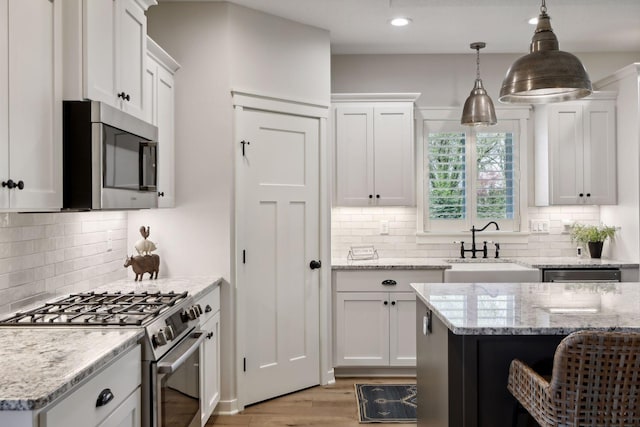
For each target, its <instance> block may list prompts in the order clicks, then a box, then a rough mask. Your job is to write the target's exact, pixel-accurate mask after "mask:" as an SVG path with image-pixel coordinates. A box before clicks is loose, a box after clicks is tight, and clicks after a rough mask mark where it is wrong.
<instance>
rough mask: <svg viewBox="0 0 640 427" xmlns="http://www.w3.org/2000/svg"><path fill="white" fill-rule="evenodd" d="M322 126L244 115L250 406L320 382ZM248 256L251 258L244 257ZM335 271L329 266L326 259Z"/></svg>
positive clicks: (241, 282)
mask: <svg viewBox="0 0 640 427" xmlns="http://www.w3.org/2000/svg"><path fill="white" fill-rule="evenodd" d="M319 129H320V128H319V120H317V119H311V118H305V117H298V116H289V115H284V114H276V113H269V112H261V111H247V110H245V111H241V112H239V113H238V133H239V134H238V136H239V138H238V142H240V141H241V140H242V141H245V142H247V143H248V144H246V145H245V146H244V147H245V155H244V156H242V155H241V154H239V157H240V162H239V165H238V168H239V171H238V180H239V182H238V185H239V193H240V194H241V196H239V197H240V198H241V199H242V201H241V203H240V206H239V209H240V210H241V212H239V213H238V218H239V219H238V222H239V223H238V224H237V229H238V230H239V231H238V233H239V239H238V240H239V241H238V246H239V247H238V259H239V262H240V263H242V262H243V259H244V263H242V264H240V268H239V273H238V276H239V277H238V285H237V286H238V288H239V289H238V293H239V294H240V295H241V296H239V299H240V300H241V301H242V309H243V313H244V315H243V317H244V318H243V320H242V322H241V323H242V324H243V325H245V326H244V334H243V335H244V336H242V337H240V338H239V339H243V340H244V348H245V351H246V354H244V355H242V356H241V357H243V358H244V359H245V360H246V361H245V362H244V363H245V366H246V370H245V374H244V375H245V376H244V378H243V385H242V390H241V394H242V396H243V398H242V401H243V404H244V405H247V404H250V403H254V402H258V401H262V400H265V399H269V398H272V397H275V396H279V395H282V394H285V393H290V392H292V391H295V390H299V389H302V388H306V387H310V386H313V385H316V384H319V382H320V366H319V321H318V316H319V271H318V270H312V269H310V265H309V264H310V262H311V261H312V260H317V259H318V255H319V252H320V249H319V230H320V226H319V131H320V130H319ZM243 254H244V257H243ZM325 263H326V264H329V262H328V260H325Z"/></svg>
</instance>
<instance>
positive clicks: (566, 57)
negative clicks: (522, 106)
mask: <svg viewBox="0 0 640 427" xmlns="http://www.w3.org/2000/svg"><path fill="white" fill-rule="evenodd" d="M550 20H551V18H550V17H549V15H547V7H546V5H545V0H542V6H541V7H540V16H539V17H538V25H537V27H536V31H535V33H534V34H533V38H532V39H531V46H530V53H529V54H528V55H525V56H523V57H521V58H519V59H518V60H516V62H514V63H513V64H512V65H511V67H510V68H509V70H508V71H507V75H506V77H505V78H504V81H503V82H502V88H501V89H500V98H499V100H500V102H507V103H526V104H543V103H551V102H560V101H568V100H571V99H579V98H583V97H585V96H587V95H590V94H591V92H592V91H593V89H592V87H591V80H589V75H588V74H587V71H586V70H585V69H584V66H583V65H582V63H581V62H580V60H579V59H578V58H577V57H576V56H574V55H572V54H570V53H568V52H563V51H561V50H559V45H558V39H557V38H556V35H555V34H554V33H553V29H552V28H551V22H550Z"/></svg>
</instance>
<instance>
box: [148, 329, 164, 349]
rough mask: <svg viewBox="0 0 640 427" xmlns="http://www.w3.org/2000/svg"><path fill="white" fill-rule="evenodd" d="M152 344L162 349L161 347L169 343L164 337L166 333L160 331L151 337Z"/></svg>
mask: <svg viewBox="0 0 640 427" xmlns="http://www.w3.org/2000/svg"><path fill="white" fill-rule="evenodd" d="M151 342H152V343H153V346H154V347H160V346H161V345H165V344H166V343H167V338H166V337H165V336H164V332H162V330H160V331H158V333H157V334H154V335H153V336H152V337H151Z"/></svg>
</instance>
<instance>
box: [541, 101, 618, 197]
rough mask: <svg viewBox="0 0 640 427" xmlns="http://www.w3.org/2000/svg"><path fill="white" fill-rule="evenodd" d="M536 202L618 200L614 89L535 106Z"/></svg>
mask: <svg viewBox="0 0 640 427" xmlns="http://www.w3.org/2000/svg"><path fill="white" fill-rule="evenodd" d="M535 119H536V127H535V164H536V188H535V203H536V206H549V205H581V204H587V205H612V204H616V202H617V199H616V188H617V185H616V129H615V126H616V117H615V93H611V92H600V93H594V94H593V95H591V96H589V97H587V98H584V99H582V100H579V101H571V102H561V103H557V104H548V105H542V106H536V107H535Z"/></svg>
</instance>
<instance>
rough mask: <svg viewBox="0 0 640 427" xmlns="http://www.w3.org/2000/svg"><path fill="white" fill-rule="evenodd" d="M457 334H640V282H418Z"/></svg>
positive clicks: (425, 297) (428, 301) (425, 300)
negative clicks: (582, 332) (633, 332)
mask: <svg viewBox="0 0 640 427" xmlns="http://www.w3.org/2000/svg"><path fill="white" fill-rule="evenodd" d="M411 287H412V288H413V289H414V290H415V291H416V294H417V296H418V298H419V299H420V300H421V301H422V302H423V303H424V304H425V305H426V306H427V307H428V308H430V309H431V310H433V314H434V315H435V316H437V317H438V318H439V319H440V320H442V322H443V323H444V324H445V325H446V326H447V327H448V328H449V330H450V331H451V332H453V333H454V334H456V335H567V334H569V333H571V332H574V331H577V330H580V329H598V330H617V331H638V332H640V283H637V282H627V283H614V282H610V283H562V284H561V283H447V284H439V283H438V284H435V283H414V284H411Z"/></svg>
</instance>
